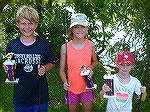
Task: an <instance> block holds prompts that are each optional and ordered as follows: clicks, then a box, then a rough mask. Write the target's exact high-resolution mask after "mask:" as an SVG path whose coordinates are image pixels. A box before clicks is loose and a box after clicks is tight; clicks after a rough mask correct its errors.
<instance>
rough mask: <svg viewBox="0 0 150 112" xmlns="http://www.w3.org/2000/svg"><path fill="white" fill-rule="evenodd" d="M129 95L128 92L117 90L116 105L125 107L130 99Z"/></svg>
mask: <svg viewBox="0 0 150 112" xmlns="http://www.w3.org/2000/svg"><path fill="white" fill-rule="evenodd" d="M128 98H129V95H128V94H127V93H121V92H119V91H118V92H117V93H116V105H117V106H118V107H123V106H124V105H125V104H126V103H127V101H128Z"/></svg>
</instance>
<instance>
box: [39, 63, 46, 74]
mask: <svg viewBox="0 0 150 112" xmlns="http://www.w3.org/2000/svg"><path fill="white" fill-rule="evenodd" d="M38 74H39V75H40V76H42V75H44V74H45V67H44V66H41V67H40V65H38Z"/></svg>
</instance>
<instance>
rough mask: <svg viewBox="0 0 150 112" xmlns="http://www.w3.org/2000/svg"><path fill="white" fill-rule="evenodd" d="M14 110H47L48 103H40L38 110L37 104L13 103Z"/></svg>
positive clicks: (37, 111) (45, 111) (29, 111)
mask: <svg viewBox="0 0 150 112" xmlns="http://www.w3.org/2000/svg"><path fill="white" fill-rule="evenodd" d="M14 112H48V103H42V104H40V111H39V105H33V106H17V105H14Z"/></svg>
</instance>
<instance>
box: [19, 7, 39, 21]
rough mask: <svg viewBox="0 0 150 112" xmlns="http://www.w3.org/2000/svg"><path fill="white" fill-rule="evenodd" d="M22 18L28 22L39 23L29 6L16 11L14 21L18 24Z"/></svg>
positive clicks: (37, 16)
mask: <svg viewBox="0 0 150 112" xmlns="http://www.w3.org/2000/svg"><path fill="white" fill-rule="evenodd" d="M23 18H24V19H27V20H29V21H30V22H35V23H38V22H39V15H38V12H37V11H36V10H35V9H34V8H32V7H30V6H22V7H20V8H19V10H18V11H17V15H16V21H17V22H19V21H20V20H21V19H23Z"/></svg>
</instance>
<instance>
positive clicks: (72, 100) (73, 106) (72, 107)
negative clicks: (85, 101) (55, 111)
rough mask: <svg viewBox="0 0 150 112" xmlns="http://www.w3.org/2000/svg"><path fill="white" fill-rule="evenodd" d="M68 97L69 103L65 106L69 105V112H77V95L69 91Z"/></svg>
mask: <svg viewBox="0 0 150 112" xmlns="http://www.w3.org/2000/svg"><path fill="white" fill-rule="evenodd" d="M68 98H69V105H68V104H67V106H69V112H77V107H78V102H79V95H78V94H74V93H72V92H69V93H68Z"/></svg>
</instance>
